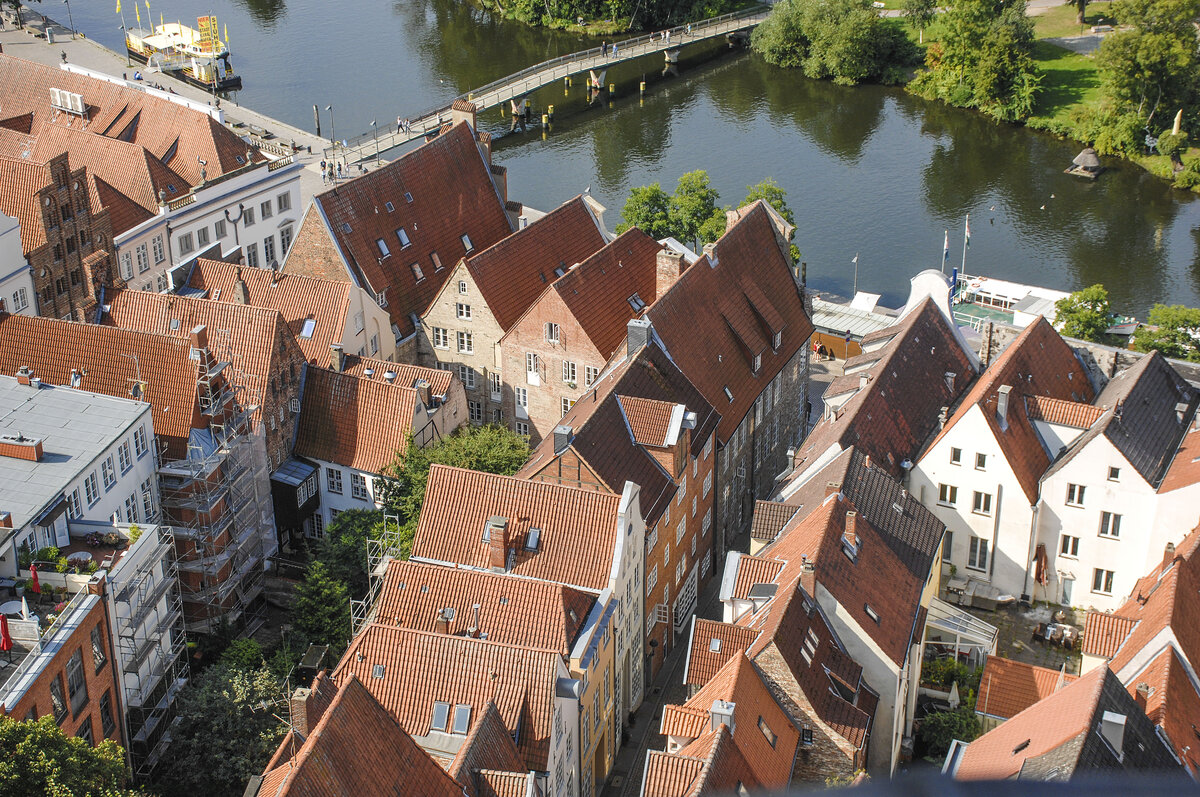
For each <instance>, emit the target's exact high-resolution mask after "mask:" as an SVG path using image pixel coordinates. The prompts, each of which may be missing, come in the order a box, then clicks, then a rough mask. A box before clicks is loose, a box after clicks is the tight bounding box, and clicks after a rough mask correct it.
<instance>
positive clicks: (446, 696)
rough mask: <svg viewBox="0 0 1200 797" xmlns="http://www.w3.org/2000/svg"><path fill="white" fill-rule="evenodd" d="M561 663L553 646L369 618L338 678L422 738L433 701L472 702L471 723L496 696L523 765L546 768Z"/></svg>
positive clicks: (354, 642) (429, 721) (340, 665)
mask: <svg viewBox="0 0 1200 797" xmlns="http://www.w3.org/2000/svg"><path fill="white" fill-rule="evenodd" d="M561 667H562V659H561V657H560V655H559V654H558V653H556V652H554V651H548V650H538V649H535V648H530V647H528V646H519V645H507V644H504V643H500V642H492V641H490V640H482V639H472V638H469V637H461V636H449V635H446V634H435V633H428V632H425V631H416V630H413V629H410V628H396V627H394V626H387V625H384V624H382V623H372V624H370V625H368V626H367V627H366V628H365V629H364V630H363V631H362V632H361V633H360V634H359V635H358V636H357V637H355V639H354V641H353V642H351V644H350V648H349V650H347V651H346V655H345V656H343V657H342V660H341V662H339V663H338V666H337V669H336V670H334V673H333V679H334V681H335V682H336V683H338V684H339V685H340V684H342V683H344V682H345V681H346V680H347V679H348V678H349V677H350V676H351V675H353V676H354V677H356V678H358V679H359V680H360V681H362V682H363V685H364V686H366V687H367V689H368V690H370V692H371V694H372V695H374V696H375V699H376V700H378V701H379V702H380V703H381V704H382V705H383V706H384V708H386V709H387V710H388V711H389V712H390V713H391V714H392V716H393V717H395V718H396V719H397V720H398V721H399V723H400V725H401V727H403V728H404V730H405V731H407V732H408V733H409V734H411V735H412V736H414V737H418V738H419V737H424V736H427V735H428V734H429V732H430V730H431V727H430V726H431V724H432V719H433V704H434V702H437V701H441V702H446V703H449V704H450V705H451V706H455V705H459V704H462V705H468V706H471V718H470V721H471V722H474V721H475V720H476V719H478V714H479V712H481V711H483V710H484V709H485V708H486V707H487V705H488V703H489V702H491V703H495V706H496V709H497V710H498V711H499V712H500V716H501V717H502V718H503V720H504V725H505V727H506V728H508V730H509V731H510V732H514V731H518V730H519V734H518V735H517V738H516V744H517V750H519V751H520V753H521V757H522V759H523V761H524V765H525V768H526V769H534V770H540V771H545V770H546V769H547V768H548V766H549V753H550V734H551V731H552V728H551V722H552V719H553V713H554V696H555V692H554V688H555V679H556V677H557V676H558V673H559V668H561ZM380 668H382V669H380ZM377 674H378V675H377ZM431 674H436V677H430V676H431ZM459 793H460V794H461V789H460V790H459Z"/></svg>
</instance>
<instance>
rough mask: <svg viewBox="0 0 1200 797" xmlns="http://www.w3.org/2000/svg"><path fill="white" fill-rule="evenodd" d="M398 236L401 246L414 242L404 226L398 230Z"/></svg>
mask: <svg viewBox="0 0 1200 797" xmlns="http://www.w3.org/2000/svg"><path fill="white" fill-rule="evenodd" d="M396 237H397V238H399V239H400V245H401V246H408V245H409V244H411V243H412V241H411V240H409V238H408V232H406V231H405V229H404V228H403V227H401V228H400V229H398V230H396Z"/></svg>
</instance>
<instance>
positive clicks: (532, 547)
mask: <svg viewBox="0 0 1200 797" xmlns="http://www.w3.org/2000/svg"><path fill="white" fill-rule="evenodd" d="M541 542H542V530H541V529H539V528H538V527H537V526H530V528H529V536H528V537H526V538H525V550H527V551H536V550H537V549H538V546H539V545H541Z"/></svg>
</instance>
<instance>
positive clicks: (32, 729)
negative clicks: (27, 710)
mask: <svg viewBox="0 0 1200 797" xmlns="http://www.w3.org/2000/svg"><path fill="white" fill-rule="evenodd" d="M127 781H128V773H127V772H126V770H125V753H124V751H122V750H121V748H120V746H119V745H117V743H116V742H113V741H111V740H108V739H106V740H104V741H103V742H101V743H100V744H98V745H96V746H95V747H92V745H90V744H88V742H87V741H85V740H84V739H81V738H79V737H78V736H66V735H65V734H63V732H62V729H61V728H59V727H58V724H57V723H55V721H54V718H53V717H51V716H49V715H47V716H45V717H42V718H41V719H40V720H36V721H25V722H18V721H17V720H14V719H11V718H9V717H5V716H0V794H14V795H16V794H38V795H48V797H85V795H93V796H94V797H121V796H123V795H132V794H134V792H132V791H129V790H127V789H125V788H124V786H125V783H126V782H127Z"/></svg>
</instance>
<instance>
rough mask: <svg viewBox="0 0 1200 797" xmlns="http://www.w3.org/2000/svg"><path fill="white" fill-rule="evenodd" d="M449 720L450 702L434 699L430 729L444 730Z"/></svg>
mask: <svg viewBox="0 0 1200 797" xmlns="http://www.w3.org/2000/svg"><path fill="white" fill-rule="evenodd" d="M449 721H450V704H449V703H443V702H442V701H440V700H435V701H434V703H433V718H432V719H431V720H430V722H429V728H430V730H435V731H444V730H446V723H448V722H449Z"/></svg>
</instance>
